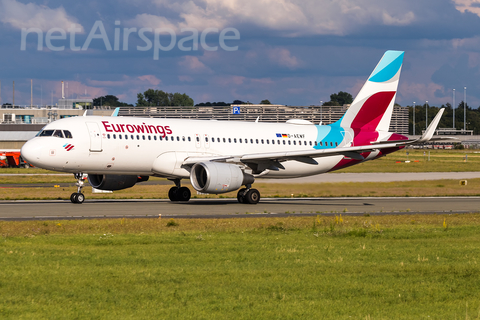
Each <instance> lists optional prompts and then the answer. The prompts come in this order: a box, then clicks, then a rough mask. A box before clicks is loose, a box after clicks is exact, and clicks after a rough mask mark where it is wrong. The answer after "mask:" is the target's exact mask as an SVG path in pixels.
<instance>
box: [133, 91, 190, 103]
mask: <svg viewBox="0 0 480 320" xmlns="http://www.w3.org/2000/svg"><path fill="white" fill-rule="evenodd" d="M137 106H138V107H142V106H152V107H166V106H177V107H181V106H193V99H192V98H190V97H189V96H188V95H187V94H185V93H183V94H182V93H178V92H176V93H168V92H165V91H163V90H154V89H148V90H147V91H145V92H144V93H138V94H137Z"/></svg>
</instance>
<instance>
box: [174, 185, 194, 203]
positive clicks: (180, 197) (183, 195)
mask: <svg viewBox="0 0 480 320" xmlns="http://www.w3.org/2000/svg"><path fill="white" fill-rule="evenodd" d="M191 195H192V193H191V192H190V189H188V188H187V187H181V188H179V189H178V190H177V192H176V196H177V201H188V200H190V197H191Z"/></svg>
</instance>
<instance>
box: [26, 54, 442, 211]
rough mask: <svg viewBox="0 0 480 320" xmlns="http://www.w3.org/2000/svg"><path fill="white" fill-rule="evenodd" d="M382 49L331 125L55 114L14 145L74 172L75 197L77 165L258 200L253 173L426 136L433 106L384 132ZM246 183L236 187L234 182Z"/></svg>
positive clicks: (386, 63) (131, 179) (321, 165)
mask: <svg viewBox="0 0 480 320" xmlns="http://www.w3.org/2000/svg"><path fill="white" fill-rule="evenodd" d="M403 55H404V53H403V52H402V51H387V52H386V53H385V54H384V55H383V57H382V59H381V60H380V62H379V63H378V65H377V66H376V68H375V70H374V71H373V73H372V74H371V75H370V77H369V78H368V80H367V82H366V83H365V84H364V86H363V88H362V89H361V90H360V92H359V94H358V95H357V97H356V98H355V100H354V101H353V103H352V105H351V106H350V107H349V108H348V110H347V111H346V113H345V114H344V116H343V117H342V118H341V119H340V120H338V121H337V122H335V123H332V124H329V125H322V124H320V125H314V124H313V123H311V122H309V121H305V120H295V119H293V120H289V121H287V122H286V123H260V122H251V123H250V122H238V121H237V122H235V121H214V120H210V121H209V120H185V119H157V118H131V117H118V116H112V117H97V116H83V117H74V118H67V119H61V120H57V121H54V122H52V123H50V124H48V125H47V126H45V127H44V128H43V129H42V130H41V131H40V132H39V133H38V134H37V136H36V137H34V138H32V139H31V140H29V141H28V142H27V143H26V144H25V145H24V146H23V148H22V150H21V152H22V156H23V158H24V159H25V160H26V161H28V162H29V163H31V164H33V165H34V166H37V167H40V168H45V169H49V170H55V171H61V172H70V173H74V174H75V177H76V178H77V180H78V182H77V186H78V190H77V192H76V193H73V194H72V196H71V197H70V200H71V201H72V202H73V203H83V201H84V199H85V196H84V194H83V193H81V190H82V187H83V182H82V176H83V173H87V174H88V181H89V182H90V184H91V185H92V186H93V187H94V188H97V189H101V190H121V189H125V188H130V187H133V186H134V185H135V184H136V183H138V182H141V181H146V180H148V178H149V176H155V177H164V178H168V179H169V180H171V181H173V182H174V183H175V186H174V187H172V188H171V189H170V191H169V193H168V196H169V198H170V200H171V201H188V200H189V199H190V190H189V189H188V188H187V187H182V186H181V184H180V181H181V180H182V179H190V181H191V184H192V186H193V188H194V189H195V190H197V191H199V192H202V193H212V194H221V193H226V192H230V191H234V190H238V189H240V190H239V191H238V194H237V198H238V201H239V202H240V203H250V204H256V203H258V202H259V200H260V193H259V192H258V190H256V189H253V188H252V184H253V183H254V181H255V179H257V178H263V177H268V178H294V177H303V176H309V175H315V174H319V173H325V172H330V171H334V170H337V169H341V168H345V167H348V166H351V165H354V164H358V163H361V162H363V161H367V160H373V159H376V158H379V157H381V156H384V155H386V154H388V153H391V152H394V151H397V150H399V149H402V148H404V147H405V146H406V145H409V144H414V143H424V142H426V141H429V140H431V139H432V136H433V133H434V131H435V129H436V127H437V125H438V122H439V121H440V117H441V116H442V114H443V111H444V109H441V110H440V111H439V112H438V114H437V115H436V117H435V119H434V120H433V121H432V123H431V124H430V126H429V127H428V128H427V130H426V132H425V134H424V135H423V136H422V137H421V138H420V139H417V140H408V138H407V137H405V136H403V135H400V134H396V133H391V132H388V128H389V126H390V120H391V116H392V112H393V106H394V102H395V96H396V92H397V87H398V81H399V77H400V71H401V67H402V63H403ZM242 186H244V187H242Z"/></svg>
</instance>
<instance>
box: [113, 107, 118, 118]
mask: <svg viewBox="0 0 480 320" xmlns="http://www.w3.org/2000/svg"><path fill="white" fill-rule="evenodd" d="M119 111H120V108H118V107H117V108H115V110H114V111H113V113H112V117H118V112H119Z"/></svg>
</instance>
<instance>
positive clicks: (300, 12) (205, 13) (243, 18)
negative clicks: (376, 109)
mask: <svg viewBox="0 0 480 320" xmlns="http://www.w3.org/2000/svg"><path fill="white" fill-rule="evenodd" d="M409 1H410V2H413V0H409ZM154 3H155V4H156V5H157V6H158V7H160V8H162V9H167V10H164V12H165V11H166V12H169V13H168V15H169V17H168V18H167V17H164V16H158V17H157V18H158V23H159V24H161V25H170V26H171V25H175V28H176V29H180V28H197V29H198V30H203V29H206V28H218V29H222V28H225V27H231V26H244V27H255V28H264V29H267V30H271V31H279V32H281V33H282V34H283V35H284V36H296V35H299V34H300V35H309V34H310V35H311V34H316V35H345V34H350V33H352V32H355V31H357V30H358V27H359V26H363V25H371V24H374V25H378V24H380V25H390V26H404V25H409V24H412V23H414V22H415V21H416V14H415V13H414V12H413V11H411V10H408V9H407V7H408V5H403V6H402V5H399V4H396V3H394V2H391V1H384V0H339V1H327V0H323V1H318V0H230V1H221V0H179V1H175V2H171V1H164V0H157V1H154ZM142 17H143V18H145V15H144V14H141V15H138V16H137V17H136V18H135V19H134V20H135V23H137V24H138V25H139V26H148V25H151V20H152V19H151V18H147V19H142Z"/></svg>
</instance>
